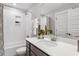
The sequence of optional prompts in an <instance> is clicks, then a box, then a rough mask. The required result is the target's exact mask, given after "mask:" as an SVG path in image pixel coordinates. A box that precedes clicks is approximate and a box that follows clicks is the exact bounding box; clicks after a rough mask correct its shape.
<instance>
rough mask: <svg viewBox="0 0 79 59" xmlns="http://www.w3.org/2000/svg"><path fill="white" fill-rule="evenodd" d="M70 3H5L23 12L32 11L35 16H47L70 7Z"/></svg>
mask: <svg viewBox="0 0 79 59" xmlns="http://www.w3.org/2000/svg"><path fill="white" fill-rule="evenodd" d="M68 4H69V3H16V5H13V3H5V4H4V5H7V6H10V7H14V8H18V9H21V10H23V11H27V10H30V11H31V12H32V14H33V15H35V16H39V15H40V14H47V13H49V12H50V11H55V10H56V9H58V8H61V7H62V6H65V5H68Z"/></svg>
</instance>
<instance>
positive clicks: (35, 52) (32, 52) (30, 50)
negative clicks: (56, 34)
mask: <svg viewBox="0 0 79 59" xmlns="http://www.w3.org/2000/svg"><path fill="white" fill-rule="evenodd" d="M26 47H27V48H26V55H27V56H49V54H47V53H45V52H44V51H42V50H41V49H40V48H38V47H37V46H35V45H34V44H33V43H31V42H29V41H28V40H26Z"/></svg>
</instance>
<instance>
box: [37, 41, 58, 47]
mask: <svg viewBox="0 0 79 59" xmlns="http://www.w3.org/2000/svg"><path fill="white" fill-rule="evenodd" d="M37 44H39V45H42V46H50V47H55V46H57V43H56V42H54V41H47V40H44V39H43V40H40V41H39V42H38V43H37Z"/></svg>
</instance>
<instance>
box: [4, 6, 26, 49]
mask: <svg viewBox="0 0 79 59" xmlns="http://www.w3.org/2000/svg"><path fill="white" fill-rule="evenodd" d="M3 16H4V17H3V23H4V47H5V50H6V49H9V48H15V47H19V46H22V45H25V20H26V19H25V13H24V12H22V11H20V10H18V9H14V8H9V7H4V13H3ZM16 16H20V17H21V18H20V19H19V20H20V23H19V24H16V23H15V20H16V18H15V17H16Z"/></svg>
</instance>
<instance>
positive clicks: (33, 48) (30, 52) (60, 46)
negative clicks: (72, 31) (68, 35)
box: [26, 37, 79, 56]
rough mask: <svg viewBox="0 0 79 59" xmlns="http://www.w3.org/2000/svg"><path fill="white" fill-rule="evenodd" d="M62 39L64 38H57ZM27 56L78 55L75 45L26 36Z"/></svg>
mask: <svg viewBox="0 0 79 59" xmlns="http://www.w3.org/2000/svg"><path fill="white" fill-rule="evenodd" d="M59 39H64V38H59ZM26 47H27V48H26V53H27V56H78V55H79V53H78V51H77V46H75V45H72V44H68V43H65V42H61V41H50V40H45V39H38V38H36V37H34V38H26Z"/></svg>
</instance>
